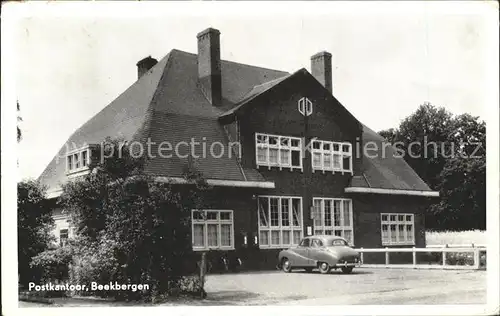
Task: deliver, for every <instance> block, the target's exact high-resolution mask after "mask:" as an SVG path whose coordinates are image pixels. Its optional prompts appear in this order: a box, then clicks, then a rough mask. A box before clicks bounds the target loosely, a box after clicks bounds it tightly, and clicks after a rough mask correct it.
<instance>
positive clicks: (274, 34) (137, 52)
mask: <svg viewBox="0 0 500 316" xmlns="http://www.w3.org/2000/svg"><path fill="white" fill-rule="evenodd" d="M483 4H484V3H483ZM259 5H260V4H257V3H254V4H252V5H251V6H250V7H248V10H246V9H243V10H241V9H238V10H237V11H235V9H232V10H230V9H229V5H227V7H221V6H220V5H219V6H218V8H223V9H217V11H214V10H213V9H211V8H208V9H206V10H201V11H196V14H193V13H192V11H191V10H189V9H186V10H179V11H176V10H177V8H176V7H174V6H165V7H162V10H163V11H162V10H159V9H152V10H149V11H147V10H146V9H147V8H146V7H144V11H140V12H141V14H137V12H139V11H135V14H134V15H133V17H131V16H130V15H127V14H124V15H120V14H119V12H118V11H119V10H118V11H116V10H115V11H113V14H109V15H107V14H106V13H105V12H106V11H96V12H100V13H99V14H95V15H91V14H82V15H78V14H75V13H76V12H77V10H74V9H73V8H71V9H69V10H70V11H67V10H66V11H63V12H65V14H61V13H59V14H51V15H43V14H31V16H29V14H28V15H27V16H26V17H23V18H20V19H18V20H17V23H16V28H15V29H14V30H13V32H14V38H15V47H14V49H15V55H16V65H15V69H16V74H15V79H16V87H15V89H16V96H17V98H18V100H19V103H20V106H21V112H20V114H21V116H22V120H23V121H22V123H21V128H22V132H23V139H22V141H21V143H20V144H19V145H18V168H19V170H18V174H19V178H37V177H38V176H39V175H40V174H41V172H42V171H43V170H44V168H45V167H46V166H47V164H48V163H49V162H50V160H51V159H52V157H53V156H54V155H55V154H56V153H57V151H58V150H59V148H60V147H61V146H62V145H63V144H64V143H65V141H66V140H67V139H68V137H69V136H70V134H71V133H73V132H74V131H75V130H76V129H77V128H78V127H79V126H81V125H82V124H83V123H85V122H86V121H87V120H88V119H90V118H91V117H92V116H93V115H94V114H96V113H97V112H99V111H100V110H101V109H102V108H104V107H105V106H106V105H107V104H109V103H110V102H111V101H112V100H113V99H114V98H116V97H117V96H118V95H119V94H120V93H121V92H123V91H124V90H125V89H126V88H127V87H128V86H130V85H131V84H132V83H134V81H135V80H136V79H137V78H136V77H137V69H136V62H137V61H139V60H140V59H142V58H144V57H146V56H149V55H151V56H152V57H154V58H156V59H158V60H159V59H161V58H162V57H163V56H165V55H166V54H167V53H168V52H169V51H170V50H171V49H174V48H176V49H179V50H184V51H188V52H193V53H196V51H197V40H196V34H197V33H198V32H200V31H202V30H204V29H205V28H207V27H214V28H217V29H219V30H220V32H221V57H222V59H225V60H230V61H235V62H240V63H245V64H251V65H256V66H262V67H267V68H272V69H279V70H285V71H289V72H293V71H296V70H298V69H300V68H306V69H308V70H310V56H312V55H313V54H315V53H317V52H319V51H322V50H327V51H329V52H330V53H332V55H333V60H332V62H333V94H334V96H335V97H336V98H337V99H338V100H339V101H340V102H341V103H342V104H343V105H344V106H345V107H346V108H347V109H348V110H349V111H350V112H351V113H352V114H353V115H354V116H355V117H356V118H357V119H358V120H360V121H361V122H362V123H364V124H366V125H367V126H369V127H370V128H372V129H374V130H376V131H379V130H382V129H387V128H391V127H392V128H394V127H397V126H398V125H399V123H400V122H401V120H402V119H404V118H405V117H407V116H408V115H410V114H411V113H412V112H414V111H415V110H416V109H417V107H418V106H419V105H420V104H423V103H424V102H430V103H432V104H434V105H436V106H443V107H445V108H446V109H447V110H449V111H451V112H452V113H454V114H461V113H465V112H467V113H471V114H473V115H476V116H479V117H480V118H481V119H486V117H487V115H488V106H487V103H488V100H487V92H488V91H487V90H486V89H487V87H488V85H487V84H486V83H487V82H488V78H489V75H490V74H491V73H490V70H491V68H490V67H491V64H490V62H489V60H488V58H487V57H488V56H489V55H488V49H489V48H490V46H489V43H490V42H489V40H491V34H492V33H491V29H490V28H489V26H491V23H489V24H488V23H487V22H486V19H485V18H484V14H480V13H477V12H476V13H474V11H470V10H467V9H465V10H449V8H450V7H446V6H443V5H441V6H440V7H439V9H437V6H434V5H432V4H429V3H419V2H410V4H406V5H402V4H399V5H398V6H396V5H394V6H390V7H388V6H387V3H384V5H383V8H385V9H387V10H382V9H380V8H381V4H378V5H377V6H373V5H367V4H365V5H364V6H363V7H360V6H359V5H358V6H357V5H355V4H354V5H353V6H356V8H357V9H356V8H353V9H352V10H351V9H349V8H348V7H349V5H347V4H346V3H337V4H330V5H329V6H328V8H326V7H325V9H322V7H319V6H317V5H316V6H314V5H310V6H308V7H307V8H295V9H293V6H292V5H290V11H287V10H283V9H282V8H283V7H282V5H280V6H271V5H268V6H267V7H266V6H263V7H260V8H256V7H258V6H259ZM123 6H124V5H123ZM450 6H451V4H450ZM395 7H398V8H399V9H398V10H394V8H395ZM226 9H227V10H226ZM292 9H293V10H292ZM38 12H40V11H38ZM68 12H70V13H71V14H67V13H68ZM146 12H149V13H150V14H149V15H147V13H146ZM129 13H130V12H129ZM141 15H142V16H141ZM146 15H147V16H146ZM497 31H498V30H497ZM497 36H498V35H497Z"/></svg>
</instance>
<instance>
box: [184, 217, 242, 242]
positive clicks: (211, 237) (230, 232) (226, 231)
mask: <svg viewBox="0 0 500 316" xmlns="http://www.w3.org/2000/svg"><path fill="white" fill-rule="evenodd" d="M191 224H192V243H193V250H208V249H228V250H229V249H234V224H233V211H232V210H192V211H191Z"/></svg>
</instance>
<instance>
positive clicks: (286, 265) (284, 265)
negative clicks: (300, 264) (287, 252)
mask: <svg viewBox="0 0 500 316" xmlns="http://www.w3.org/2000/svg"><path fill="white" fill-rule="evenodd" d="M281 269H282V270H283V272H286V273H288V272H290V271H292V263H291V262H290V260H288V258H283V260H281Z"/></svg>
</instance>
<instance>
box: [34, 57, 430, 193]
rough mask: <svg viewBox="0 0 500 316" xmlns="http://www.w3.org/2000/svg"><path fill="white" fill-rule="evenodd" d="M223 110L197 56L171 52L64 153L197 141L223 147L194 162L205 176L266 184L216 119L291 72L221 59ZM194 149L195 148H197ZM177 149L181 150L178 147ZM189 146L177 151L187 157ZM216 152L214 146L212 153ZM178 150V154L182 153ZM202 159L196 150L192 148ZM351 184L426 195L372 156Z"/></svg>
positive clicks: (162, 170) (157, 162) (50, 174)
mask: <svg viewBox="0 0 500 316" xmlns="http://www.w3.org/2000/svg"><path fill="white" fill-rule="evenodd" d="M221 72H222V89H223V91H222V97H223V101H222V106H221V107H218V108H217V107H213V106H212V105H211V104H210V103H209V102H208V101H207V99H206V98H205V96H204V95H203V93H202V92H201V90H200V89H199V87H198V80H197V78H198V69H197V56H196V55H195V54H191V53H186V52H182V51H178V50H172V51H171V52H170V53H169V54H168V55H167V56H165V57H164V58H163V59H161V60H160V61H159V62H158V63H157V64H156V65H155V66H154V67H153V68H152V69H151V70H149V71H148V72H147V73H146V74H145V75H144V76H142V77H141V78H140V79H139V80H137V81H136V82H134V83H133V84H132V85H131V86H130V87H129V88H128V89H127V90H125V91H124V92H123V93H122V94H121V95H120V96H118V97H117V98H116V99H115V100H114V101H113V102H111V103H110V104H109V105H108V106H107V107H105V108H104V109H103V110H102V111H101V112H99V113H98V114H96V115H95V116H94V117H92V118H91V119H90V120H89V121H88V122H86V123H85V124H84V125H82V126H81V127H80V128H79V129H78V130H77V131H76V132H75V133H73V134H72V135H71V136H70V137H69V139H68V141H67V143H66V144H68V145H69V146H70V148H73V146H74V147H80V146H82V145H84V144H85V143H89V144H92V143H100V142H102V141H103V140H104V139H105V138H106V137H108V136H111V137H120V138H123V139H126V140H139V141H142V142H145V141H146V140H147V139H150V142H151V143H152V146H151V149H152V150H151V152H152V153H153V154H155V153H158V150H157V149H158V145H159V144H160V143H162V142H165V141H167V142H169V143H170V144H171V145H172V147H174V146H175V144H178V143H179V142H189V141H190V140H191V139H193V140H194V141H197V142H199V143H201V144H202V143H203V141H204V140H205V141H206V143H207V147H209V146H210V145H211V144H212V143H214V142H220V143H221V144H223V145H224V146H223V147H224V148H225V149H226V152H225V153H224V154H223V155H222V157H221V158H214V157H212V155H210V154H209V152H207V154H206V156H204V157H206V158H204V159H195V161H194V162H193V164H194V166H195V167H196V168H197V169H198V170H199V171H201V172H202V173H203V174H204V176H205V177H206V178H207V179H215V180H234V181H256V182H262V181H265V179H264V178H263V177H262V175H261V174H260V173H259V172H258V171H257V170H254V169H246V168H242V167H241V166H240V165H239V162H238V160H237V159H236V158H235V155H234V153H232V155H231V156H230V155H229V153H228V152H227V148H228V139H227V135H226V133H225V131H224V129H223V127H222V126H221V125H220V123H219V121H218V118H219V117H220V116H222V115H226V114H227V113H230V112H231V111H232V110H234V109H235V108H237V107H238V106H239V105H241V104H244V103H246V101H248V100H250V99H252V98H254V97H256V96H258V95H259V94H261V93H264V92H265V91H268V90H269V89H272V88H273V87H276V86H277V85H278V84H279V83H280V82H282V81H284V80H286V79H287V78H288V77H289V76H290V74H289V73H287V72H283V71H278V70H271V69H266V68H260V67H255V66H250V65H244V64H239V63H234V62H230V61H222V62H221ZM363 138H364V139H365V140H373V141H376V142H381V141H382V138H381V136H379V135H378V134H376V133H375V132H373V131H372V130H370V129H369V128H367V127H366V126H365V127H364V133H363ZM201 144H200V145H198V146H200V147H198V148H201V146H202V145H201ZM181 149H182V148H181ZM187 149H188V147H187V146H185V147H184V151H185V152H187ZM66 150H67V147H66V145H65V146H63V147H62V148H61V149H60V150H59V152H58V154H57V156H56V157H54V159H53V160H52V161H51V162H50V163H49V165H48V166H47V168H46V169H45V170H44V171H43V173H42V174H41V176H40V178H39V180H40V181H41V182H42V183H44V184H46V185H48V186H49V187H50V188H51V189H54V188H57V187H59V186H60V184H62V183H63V182H64V181H67V177H66V175H65V168H66V167H65V159H64V157H65V153H66ZM219 150H220V148H219V147H217V148H215V151H216V153H219ZM185 152H183V151H182V150H180V152H179V154H181V155H182V154H184V153H185ZM195 153H196V154H199V155H202V154H203V152H202V150H201V149H200V151H199V152H198V151H196V152H195ZM186 164H187V159H185V158H179V157H178V156H176V155H172V157H171V158H161V157H157V158H154V159H148V160H147V162H146V165H145V171H146V172H147V173H150V174H152V175H157V176H168V177H179V176H181V174H182V170H183V167H184V166H185V165H186ZM351 186H356V187H371V188H389V189H403V190H429V188H428V186H427V185H426V184H425V183H424V182H423V181H422V180H421V179H420V177H418V175H417V174H416V173H415V172H414V171H413V170H412V169H411V168H410V167H409V166H408V165H407V164H406V162H405V161H404V160H403V159H397V158H393V157H392V155H391V157H389V158H374V159H364V160H363V175H362V176H361V177H358V176H357V177H354V178H353V180H352V183H351Z"/></svg>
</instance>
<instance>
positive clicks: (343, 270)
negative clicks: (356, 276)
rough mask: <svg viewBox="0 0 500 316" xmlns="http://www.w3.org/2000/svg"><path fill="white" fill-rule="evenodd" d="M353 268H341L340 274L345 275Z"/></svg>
mask: <svg viewBox="0 0 500 316" xmlns="http://www.w3.org/2000/svg"><path fill="white" fill-rule="evenodd" d="M352 269H353V267H342V272H343V273H345V274H349V273H351V272H352Z"/></svg>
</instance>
